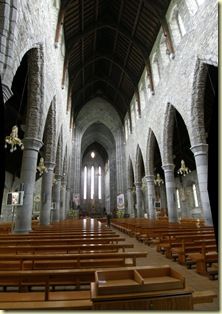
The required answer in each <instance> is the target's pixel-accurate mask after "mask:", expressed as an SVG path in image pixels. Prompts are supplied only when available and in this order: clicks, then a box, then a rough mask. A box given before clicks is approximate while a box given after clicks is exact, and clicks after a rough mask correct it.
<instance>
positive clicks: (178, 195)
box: [176, 189, 180, 208]
mask: <svg viewBox="0 0 222 314" xmlns="http://www.w3.org/2000/svg"><path fill="white" fill-rule="evenodd" d="M176 195H177V207H178V208H180V194H179V190H178V189H176Z"/></svg>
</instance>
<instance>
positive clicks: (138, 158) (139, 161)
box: [135, 145, 145, 182]
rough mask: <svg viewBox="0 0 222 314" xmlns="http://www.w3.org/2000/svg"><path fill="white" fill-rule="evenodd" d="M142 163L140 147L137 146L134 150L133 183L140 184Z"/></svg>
mask: <svg viewBox="0 0 222 314" xmlns="http://www.w3.org/2000/svg"><path fill="white" fill-rule="evenodd" d="M142 163H143V165H144V158H143V155H142V152H141V149H140V146H139V145H137V148H136V164H135V182H142V176H141V166H142ZM144 168H145V165H144Z"/></svg>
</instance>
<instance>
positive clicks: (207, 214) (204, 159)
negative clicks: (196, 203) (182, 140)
mask: <svg viewBox="0 0 222 314" xmlns="http://www.w3.org/2000/svg"><path fill="white" fill-rule="evenodd" d="M190 149H191V151H192V152H193V154H194V158H195V162H196V170H197V178H198V185H199V191H200V199H201V205H202V209H203V215H204V220H205V224H206V225H207V226H213V220H212V214H211V208H210V201H209V194H208V188H207V180H208V155H207V153H208V145H207V144H198V145H194V146H192V147H191V148H190ZM215 188H217V187H215Z"/></svg>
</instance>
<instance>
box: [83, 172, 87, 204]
mask: <svg viewBox="0 0 222 314" xmlns="http://www.w3.org/2000/svg"><path fill="white" fill-rule="evenodd" d="M83 198H84V200H86V199H87V167H86V166H85V167H84V184H83Z"/></svg>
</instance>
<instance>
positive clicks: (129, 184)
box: [127, 156, 135, 188]
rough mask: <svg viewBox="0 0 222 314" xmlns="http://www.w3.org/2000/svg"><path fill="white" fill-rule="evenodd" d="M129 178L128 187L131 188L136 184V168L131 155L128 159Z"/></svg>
mask: <svg viewBox="0 0 222 314" xmlns="http://www.w3.org/2000/svg"><path fill="white" fill-rule="evenodd" d="M127 180H128V182H127V183H128V187H129V188H131V187H132V186H133V185H134V182H135V180H134V170H133V163H132V160H131V158H130V156H129V159H128V172H127Z"/></svg>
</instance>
